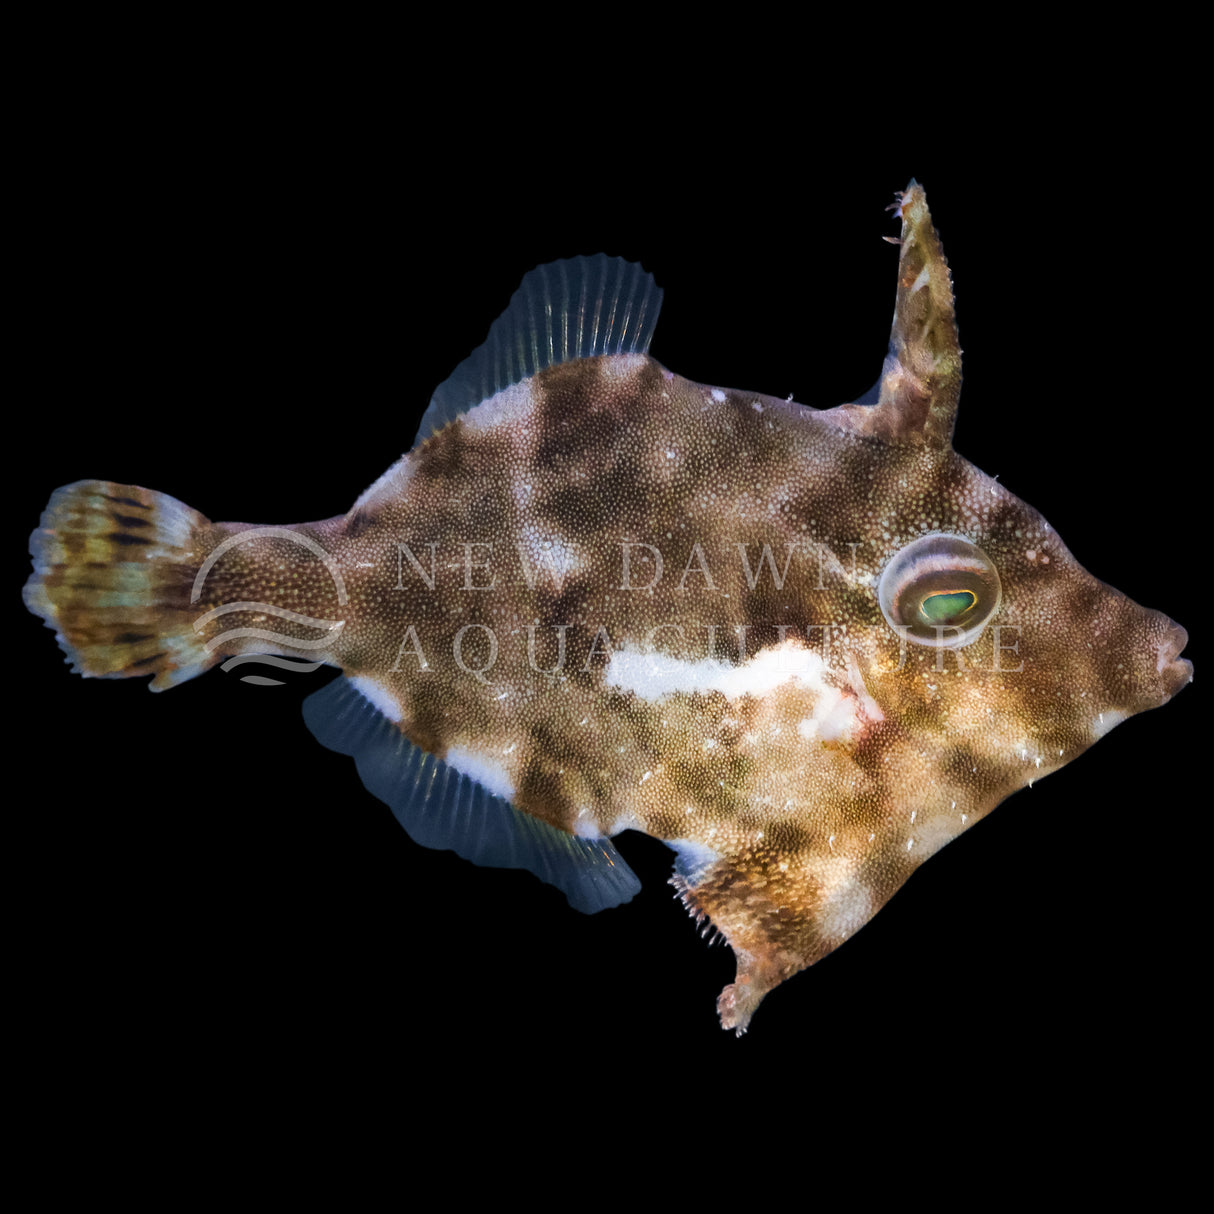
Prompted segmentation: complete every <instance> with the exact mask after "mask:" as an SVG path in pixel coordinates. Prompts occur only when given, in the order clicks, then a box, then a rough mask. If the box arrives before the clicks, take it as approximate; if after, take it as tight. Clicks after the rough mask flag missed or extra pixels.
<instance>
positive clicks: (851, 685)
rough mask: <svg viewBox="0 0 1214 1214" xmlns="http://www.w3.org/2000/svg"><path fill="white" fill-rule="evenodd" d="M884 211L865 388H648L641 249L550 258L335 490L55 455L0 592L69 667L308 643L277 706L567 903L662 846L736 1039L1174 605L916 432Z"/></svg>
mask: <svg viewBox="0 0 1214 1214" xmlns="http://www.w3.org/2000/svg"><path fill="white" fill-rule="evenodd" d="M900 216H901V219H902V232H901V235H900V237H899V239H900V242H901V244H900V253H899V258H900V261H899V272H898V290H897V300H896V311H895V319H894V326H893V332H892V336H891V342H890V352H889V355H888V357H887V359H886V364H885V367H884V369H883V372H882V377H881V379H880V381H879V383H878V385H877V387H876V389H875V390H874V392H873V393H872V394H871V396H870V398H865V399H864V401H863V403H860V402H857V403H853V404H847V405H843V406H839V407H838V408H836V409H831V410H821V411H819V410H813V409H808V408H805V407H804V406H801V405H798V404H796V403H795V402H792V401H786V400H783V399H779V398H775V397H771V396H767V395H763V394H759V393H755V392H747V391H735V390H730V389H721V388H714V387H709V386H704V385H700V384H697V383H694V382H691V381H689V380H685V379H682V378H681V377H679V376H678V375H675V374H674V373H672V372H671V371H669V370H667V369H666V368H665V367H664V366H662V365H661V364H660V363H659V362H657V361H655V360H654V359H653V358H651V357H650V356H649V355H648V352H647V351H648V345H649V340H650V337H651V336H652V333H653V328H654V324H655V322H656V317H657V308H658V305H659V303H660V292H658V291H657V289H656V287H655V285H654V284H653V283H652V280H650V279H649V277H648V276H647V275H645V274H643V273H642V272H641V271H640V270H639V269H638V268H637V267H632V266H628V265H626V264H624V263H619V262H612V261H610V260H608V259H583V260H579V261H575V262H566V263H555V264H554V265H551V266H547V267H541V269H540V270H537V271H536V272H534V274H533V275H529V276H528V279H527V280H526V281H525V283H524V286H523V288H522V289H521V290H520V292H519V294H518V295H517V296H516V298H515V300H514V301H513V302H512V304H511V307H510V309H509V310H508V311H507V313H506V314H505V315H504V316H503V318H502V319H501V320H499V322H498V323H497V324H496V325H495V326H494V329H493V330H492V331H491V334H490V337H489V339H488V341H487V342H486V344H485V345H484V346H483V347H482V348H481V349H480V350H479V351H478V352H477V353H476V354H474V355H473V357H472V358H471V359H469V360H468V362H467V363H465V364H463V365H462V366H461V367H460V368H459V369H457V371H456V372H455V373H454V374H453V376H452V377H451V379H450V380H448V381H447V383H445V384H444V385H443V386H442V387H441V388H440V389H439V390H438V391H437V392H436V394H435V398H434V401H433V402H432V405H431V409H430V411H429V412H428V414H427V417H426V418H425V419H424V420H423V425H422V432H421V433H420V434H419V438H418V442H417V444H416V446H415V447H414V448H413V449H412V450H411V451H410V452H409V453H408V454H407V455H405V456H404V457H403V458H402V459H401V460H400V461H398V462H397V463H396V464H394V465H393V466H392V467H391V468H390V469H389V470H388V471H387V472H386V473H385V474H384V475H383V476H382V477H381V478H380V479H379V480H378V481H377V482H376V483H375V484H374V485H372V486H371V488H370V489H368V490H367V491H366V492H365V493H364V494H363V495H362V496H361V497H360V498H359V499H358V501H357V502H356V503H355V504H354V506H353V507H352V508H351V509H350V510H349V511H347V512H346V513H344V514H341V515H338V516H335V517H333V518H331V519H328V520H324V521H321V522H317V523H313V524H306V525H298V526H291V527H257V526H249V525H244V524H230V523H226V524H225V523H211V522H210V521H209V520H208V519H207V518H205V517H204V516H202V515H200V514H198V513H197V512H195V511H193V510H191V509H189V508H188V507H185V506H183V505H182V504H181V503H179V502H177V501H175V500H174V499H171V498H168V497H167V496H166V495H164V494H159V493H153V492H151V491H148V490H143V489H138V488H134V487H131V486H123V485H116V484H113V483H110V482H80V483H78V484H76V485H73V486H68V487H66V488H65V489H63V490H60V491H58V492H57V494H56V495H55V497H54V498H52V501H51V504H50V506H49V507H48V510H47V512H46V514H45V515H44V517H43V521H42V525H41V527H40V528H39V530H38V531H37V532H35V535H34V539H33V544H32V550H33V553H34V558H35V574H34V576H33V577H32V578H31V580H30V583H29V584H28V586H27V591H26V600H27V603H28V605H29V606H30V607H31V609H32V610H34V611H35V612H37V613H38V614H39V615H41V616H42V617H43V618H44V619H45V620H46V621H47V623H48V624H50V625H51V626H53V627H55V628H56V630H57V632H58V633H59V635H60V639H61V642H62V643H63V645H64V647H65V649H66V650H67V651H68V653H69V656H70V658H71V659H72V660H73V661H74V663H75V665H76V666H77V668H79V669H80V670H81V671H82V673H85V674H93V675H114V676H126V675H137V674H151V675H152V686H153V687H154V688H155V689H158V690H160V689H164V688H167V687H171V686H173V685H175V684H176V683H179V682H182V681H184V680H186V679H188V678H190V677H193V676H194V675H196V674H198V673H201V672H202V671H203V670H204V669H206V668H208V667H209V666H211V665H216V664H220V663H223V664H225V665H226V664H228V663H229V662H231V661H232V660H234V659H235V660H238V661H239V660H241V659H247V658H250V657H252V656H253V655H258V654H262V655H264V654H270V655H274V656H277V657H278V658H280V659H281V660H283V661H300V660H312V661H324V662H327V663H328V664H331V665H336V666H339V667H340V668H341V669H342V671H343V677H342V678H340V679H339V680H338V681H336V682H335V683H333V684H330V685H329V686H327V687H326V688H325V689H324V690H322V691H320V692H318V693H316V695H315V696H313V697H312V698H311V699H310V700H309V702H308V704H307V706H306V708H305V716H306V718H307V720H308V723H309V726H310V727H311V728H312V730H313V732H314V733H316V734H317V736H318V737H319V738H320V739H321V741H322V742H324V743H325V744H326V745H327V746H329V747H331V748H333V749H336V750H339V751H342V752H343V753H347V754H350V755H352V756H354V758H355V760H356V762H357V764H358V769H359V773H360V775H361V776H362V779H363V781H364V783H365V784H366V785H367V786H368V788H370V789H371V790H372V791H373V792H374V793H375V794H376V795H377V796H379V797H381V798H382V799H383V800H385V801H387V802H388V803H389V804H390V805H391V806H392V807H393V809H394V811H395V812H396V813H397V816H398V817H399V818H400V819H401V821H402V822H403V823H404V825H405V826H406V828H407V829H408V830H409V832H410V833H411V834H412V835H413V836H414V837H415V838H417V839H418V840H419V841H421V842H424V843H427V844H428V845H431V846H437V847H451V848H453V849H454V850H457V851H459V852H460V854H462V855H465V856H468V857H469V858H471V859H474V860H476V861H478V862H480V863H485V864H495V865H507V866H516V867H526V868H529V869H531V870H532V871H534V872H536V873H537V875H540V876H541V877H542V878H543V879H545V880H547V881H549V882H550V883H552V884H555V885H557V886H558V887H559V888H561V889H562V890H563V891H564V892H565V893H566V895H567V897H568V898H569V900H570V902H571V903H572V904H573V905H574V906H576V907H578V908H579V909H582V910H587V911H589V910H597V909H600V908H602V907H605V906H610V905H614V904H618V903H619V902H621V901H625V900H627V899H628V898H629V897H631V896H632V894H633V893H635V891H636V889H637V887H638V886H637V882H636V879H635V877H633V876H632V874H631V871H630V870H629V869H628V866H627V865H626V863H625V862H624V860H623V859H622V857H621V856H620V855H619V853H618V851H617V850H616V849H615V847H614V845H613V844H612V843H611V839H612V837H613V836H615V835H617V834H618V833H620V832H621V831H624V830H627V829H636V830H641V831H643V832H644V833H646V834H649V835H651V836H654V837H656V838H658V839H661V840H663V841H664V842H666V843H667V844H669V845H670V846H671V847H672V848H673V849H674V851H675V853H676V861H675V873H674V877H673V882H674V884H675V887H676V891H677V892H678V894H679V895H680V896H681V897H682V899H683V901H684V903H685V904H686V905H687V907H688V909H689V910H690V911H691V913H692V914H693V915H694V916H695V917H696V919H697V920H698V921H701V922H702V923H703V924H704V926H705V927H706V928H707V927H709V926H711V928H712V929H713V930H715V931H716V932H718V933H720V934H721V936H722V937H723V938H724V939H725V940H726V941H727V943H728V944H729V946H730V947H731V948H732V949H733V951H734V953H735V954H736V957H737V963H738V970H737V976H736V978H735V980H734V981H733V982H732V983H730V984H729V985H728V986H727V987H726V989H725V991H724V992H723V993H722V995H721V997H720V1000H719V1003H718V1007H719V1011H720V1016H721V1022H722V1024H723V1025H724V1026H725V1027H727V1028H732V1029H735V1030H736V1031H739V1032H740V1031H743V1030H744V1029H745V1028H746V1027H747V1025H748V1024H749V1021H750V1018H751V1016H752V1015H753V1012H754V1010H755V1008H756V1007H757V1006H758V1004H759V1002H760V1001H761V1000H762V998H763V996H764V995H765V994H766V993H767V992H768V991H769V990H771V989H772V988H773V987H774V986H776V985H777V984H779V983H780V982H781V981H783V980H784V979H785V978H787V977H789V976H791V975H792V974H794V973H796V972H797V971H798V970H800V969H803V968H805V967H806V966H808V965H811V964H813V962H814V961H816V960H818V959H820V958H821V957H822V956H824V955H825V954H826V953H828V952H830V951H831V950H832V949H833V948H835V947H837V945H838V944H840V943H842V942H843V941H844V940H846V939H847V938H849V937H850V936H851V935H852V934H854V933H855V932H856V931H857V930H858V929H859V928H860V927H861V926H863V925H864V924H865V923H866V922H868V921H869V919H871V918H872V916H873V915H874V914H875V913H876V911H877V910H879V909H880V908H881V907H882V906H883V905H884V904H885V902H886V901H888V899H889V898H890V897H891V896H892V894H893V893H894V892H895V891H896V890H897V889H898V888H899V887H900V886H901V885H902V884H903V883H904V882H905V880H906V878H907V877H908V876H909V875H910V873H911V872H913V871H914V869H915V868H917V867H918V865H919V864H921V863H922V862H923V860H924V859H926V858H927V857H928V856H930V855H932V854H933V853H934V852H935V851H937V850H939V848H940V847H942V846H943V845H944V844H945V843H946V842H948V841H949V840H951V839H952V838H954V837H956V836H957V835H958V834H960V833H962V832H963V831H965V830H967V829H968V828H969V826H971V825H973V823H974V822H976V821H978V820H980V819H981V818H982V817H984V816H985V815H986V814H987V813H989V811H990V810H991V809H992V808H993V807H994V806H995V805H996V804H998V803H999V802H1000V801H1001V800H1002V799H1003V798H1005V797H1006V796H1007V795H1009V794H1010V793H1011V792H1014V791H1016V790H1017V789H1019V788H1021V787H1024V786H1025V785H1027V784H1030V783H1032V782H1033V781H1035V780H1036V779H1039V778H1041V777H1042V776H1044V775H1046V774H1048V773H1049V772H1051V771H1053V770H1055V769H1057V768H1058V767H1060V766H1062V765H1064V764H1065V763H1067V762H1069V761H1070V759H1072V758H1074V757H1075V756H1076V755H1078V754H1079V753H1081V752H1082V751H1083V750H1084V749H1086V748H1087V746H1089V745H1091V743H1092V742H1094V741H1096V740H1097V739H1098V738H1099V737H1101V736H1103V734H1104V733H1105V732H1107V731H1108V730H1109V729H1111V728H1112V727H1113V725H1115V724H1117V723H1118V722H1120V721H1121V720H1124V719H1125V717H1127V716H1129V715H1131V714H1133V713H1135V712H1138V711H1141V710H1143V709H1145V708H1149V707H1154V706H1157V705H1159V704H1162V703H1164V702H1165V701H1166V700H1167V699H1169V698H1170V697H1171V696H1172V695H1174V694H1175V692H1176V691H1177V690H1179V689H1180V687H1182V686H1183V685H1184V684H1185V683H1187V682H1188V681H1189V679H1190V677H1191V667H1190V666H1189V664H1188V663H1187V662H1186V661H1185V660H1184V659H1182V658H1181V657H1180V656H1179V655H1180V651H1181V649H1183V647H1184V644H1185V639H1186V638H1185V635H1184V632H1183V630H1182V629H1180V628H1179V627H1178V626H1177V625H1175V624H1174V623H1172V621H1171V620H1169V619H1168V618H1167V617H1166V616H1163V615H1162V614H1161V613H1158V612H1152V611H1148V610H1145V609H1143V608H1140V607H1138V606H1137V605H1136V604H1134V603H1133V602H1131V601H1130V600H1129V599H1127V598H1126V597H1125V596H1123V595H1121V594H1119V593H1118V592H1116V591H1114V590H1112V589H1111V588H1109V587H1107V586H1105V585H1104V584H1103V583H1100V582H1098V581H1097V580H1096V579H1094V578H1092V577H1091V576H1090V575H1089V574H1087V573H1086V571H1084V570H1083V569H1082V567H1081V566H1079V564H1078V563H1077V562H1076V561H1075V559H1074V558H1073V557H1072V555H1071V554H1070V552H1069V550H1068V549H1067V548H1066V547H1065V545H1064V544H1063V543H1062V541H1061V540H1060V539H1059V538H1058V536H1057V535H1056V533H1055V532H1054V531H1053V529H1052V528H1051V527H1050V525H1049V524H1048V522H1047V521H1046V520H1045V519H1043V518H1042V517H1041V516H1040V515H1039V514H1038V513H1037V512H1036V511H1035V510H1033V509H1032V508H1031V507H1030V506H1028V505H1027V504H1026V503H1024V502H1022V501H1020V500H1019V499H1018V498H1017V497H1016V496H1015V495H1013V494H1012V493H1010V492H1008V491H1007V490H1005V489H1004V488H1003V487H1002V486H1001V485H1000V484H999V483H998V481H996V480H995V479H993V478H991V477H989V476H987V475H986V474H985V473H983V472H982V471H981V470H979V469H978V468H976V467H974V466H973V465H972V464H970V463H968V462H967V461H966V460H965V459H963V458H962V457H961V456H960V455H958V454H957V453H956V452H955V451H954V450H953V448H952V444H951V437H952V429H953V422H954V418H955V415H956V409H957V404H958V400H959V396H960V378H961V365H960V349H959V346H958V343H957V331H956V326H955V323H954V319H953V300H952V288H951V282H950V278H949V273H948V267H947V264H946V262H945V260H944V256H943V252H942V250H941V248H940V245H939V240H938V237H937V236H936V233H935V232H934V230H933V228H932V225H931V220H930V216H929V215H928V212H927V207H926V201H925V198H924V196H923V192H922V190H921V189H920V188H919V187H917V186H914V185H912V186H911V188H910V189H909V190H908V191H907V192H906V193H905V194H904V195H903V196H902V198H901V206H900ZM98 569H105V570H107V571H108V572H107V573H106V575H105V577H104V579H101V578H100V577H99V575H98V573H97V571H98ZM245 668H246V669H248V670H250V671H253V670H255V669H257V664H256V663H248V662H246V663H245ZM234 669H239V667H236V668H234ZM272 673H273V671H272V670H269V669H263V673H262V676H261V677H269V676H270V675H272ZM251 677H257V676H255V675H254V676H251Z"/></svg>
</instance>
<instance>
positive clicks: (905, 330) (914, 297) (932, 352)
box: [831, 179, 961, 447]
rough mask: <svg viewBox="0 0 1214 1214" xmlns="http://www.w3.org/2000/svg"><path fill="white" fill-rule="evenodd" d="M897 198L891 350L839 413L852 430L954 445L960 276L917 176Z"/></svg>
mask: <svg viewBox="0 0 1214 1214" xmlns="http://www.w3.org/2000/svg"><path fill="white" fill-rule="evenodd" d="M895 205H896V209H897V214H898V216H899V218H900V219H901V220H902V235H901V238H900V239H899V240H897V241H895V243H897V244H900V245H901V254H900V256H899V259H898V295H897V300H896V302H895V305H894V323H893V328H892V329H891V331H890V335H889V353H888V354H886V356H885V365H884V366H883V367H882V369H881V378H880V379H879V380H878V381H877V383H876V384H875V385H874V386H873V387H872V388H871V389H870V390H869V391H868V392H866V393H865V394H864V396H862V397H861V398H860V399H859V401H858V402H856V403H855V404H850V405H840V406H839V407H838V408H837V409H834V410H832V411H831V412H832V414H833V415H834V416H835V418H836V419H837V420H838V421H839V422H840V423H841V424H843V425H846V426H847V427H848V428H849V429H853V430H856V431H858V432H860V433H863V434H871V435H873V436H874V437H876V438H880V439H882V440H883V441H885V442H887V443H893V444H897V445H900V446H901V445H905V446H925V447H947V446H949V444H950V443H951V442H952V437H953V423H954V421H955V420H956V416H957V401H958V399H959V398H960V395H961V346H960V343H959V341H958V338H957V321H956V318H955V317H954V314H953V284H952V277H951V275H950V274H949V269H948V262H947V261H946V260H945V258H944V251H943V249H942V248H941V246H940V237H939V236H938V235H937V233H936V229H935V228H934V227H932V217H931V214H930V213H929V211H928V209H927V196H926V195H925V194H924V192H923V187H922V186H921V185H919V183H918V182H917V181H915V180H913V179H912V180H911V183H910V185H908V186H907V187H906V189H905V190H904V191H903V192H902V193H901V194H900V195H898V202H897V204H895ZM886 239H887V240H888V239H893V238H892V237H886Z"/></svg>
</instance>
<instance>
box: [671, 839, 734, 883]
mask: <svg viewBox="0 0 1214 1214" xmlns="http://www.w3.org/2000/svg"><path fill="white" fill-rule="evenodd" d="M665 842H666V846H667V847H673V848H674V850H675V851H676V852H678V855H679V858H678V859H677V860H676V861H675V866H674V869H675V872H677V873H678V874H679V876H680V877H682V878H683V879H684V880H685V881H686V882H687V883H688V884H689V885H695V884H696V883H697V882H698V881H699V880H700V878H701V877H702V876H703V875H704V873H705V872H706V871H707V870H708V869H710V868H711V867H712V866H713V865H714V864H715V863H716V862H717V861H718V860H719V859H720V858H721V853H720V852H717V851H713V849H712V848H711V847H709V846H708V845H707V844H706V843H699V842H697V841H696V840H695V839H667V840H666V841H665Z"/></svg>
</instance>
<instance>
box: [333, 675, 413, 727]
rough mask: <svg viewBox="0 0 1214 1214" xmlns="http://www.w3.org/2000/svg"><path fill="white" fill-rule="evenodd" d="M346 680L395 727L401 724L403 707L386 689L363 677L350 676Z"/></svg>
mask: <svg viewBox="0 0 1214 1214" xmlns="http://www.w3.org/2000/svg"><path fill="white" fill-rule="evenodd" d="M346 678H348V679H349V680H350V682H351V683H352V684H353V686H354V690H355V691H357V692H358V694H359V695H360V696H362V697H363V699H365V700H369V701H370V702H371V703H372V704H374V705H375V707H376V708H378V709H379V711H380V712H382V713H383V714H384V716H386V717H387V718H388V720H389V721H391V722H392V723H393V724H394V725H399V724H400V719H401V717H402V716H403V715H404V713H402V712H401V707H400V704H399V703H398V702H397V700H396V697H395V696H394V695H392V693H391V692H389V691H388V689H387V688H386V687H381V686H380V685H379V684H378V683H377V682H376V681H375V680H374V679H368V678H366V677H364V676H363V675H358V674H350V675H346Z"/></svg>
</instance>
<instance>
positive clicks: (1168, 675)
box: [1155, 620, 1193, 700]
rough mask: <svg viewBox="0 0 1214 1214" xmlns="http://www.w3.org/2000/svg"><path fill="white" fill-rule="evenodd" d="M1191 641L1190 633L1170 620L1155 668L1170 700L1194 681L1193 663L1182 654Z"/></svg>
mask: <svg viewBox="0 0 1214 1214" xmlns="http://www.w3.org/2000/svg"><path fill="white" fill-rule="evenodd" d="M1188 643H1189V634H1188V633H1187V632H1186V631H1185V630H1184V629H1183V628H1182V627H1181V626H1180V625H1179V624H1177V623H1175V622H1173V621H1172V620H1169V621H1168V628H1167V630H1166V631H1165V632H1164V634H1163V638H1162V639H1161V640H1160V642H1159V649H1158V657H1157V660H1156V664H1155V669H1156V670H1157V671H1158V673H1159V677H1160V680H1161V682H1162V683H1163V693H1164V699H1165V700H1170V699H1171V698H1172V697H1173V696H1174V695H1175V694H1176V693H1177V692H1178V691H1179V690H1180V689H1181V688H1182V687H1184V686H1186V685H1187V684H1189V683H1191V682H1192V681H1193V663H1192V662H1190V661H1189V659H1188V658H1182V657H1181V656H1180V654H1181V652H1182V651H1183V649H1184V647H1185V646H1186V645H1187V644H1188Z"/></svg>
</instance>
